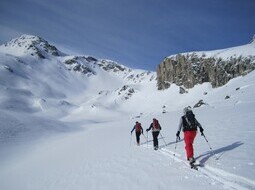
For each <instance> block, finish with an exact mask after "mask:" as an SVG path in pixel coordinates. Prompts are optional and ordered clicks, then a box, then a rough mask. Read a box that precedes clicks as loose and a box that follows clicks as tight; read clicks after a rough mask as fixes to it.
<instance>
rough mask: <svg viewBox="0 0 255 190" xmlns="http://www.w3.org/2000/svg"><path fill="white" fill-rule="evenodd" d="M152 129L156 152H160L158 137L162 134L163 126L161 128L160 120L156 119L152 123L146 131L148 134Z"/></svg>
mask: <svg viewBox="0 0 255 190" xmlns="http://www.w3.org/2000/svg"><path fill="white" fill-rule="evenodd" d="M151 129H152V137H153V146H154V150H158V135H159V133H160V130H161V126H160V124H159V122H158V120H157V119H155V118H154V119H153V122H152V123H151V125H150V127H149V128H148V129H146V131H147V132H148V131H149V130H151Z"/></svg>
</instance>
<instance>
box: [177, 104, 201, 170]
mask: <svg viewBox="0 0 255 190" xmlns="http://www.w3.org/2000/svg"><path fill="white" fill-rule="evenodd" d="M183 114H184V115H183V116H182V117H181V119H180V124H179V128H178V131H177V133H176V139H177V140H178V139H180V131H181V129H182V130H183V132H184V142H185V149H186V155H187V160H188V161H189V164H190V166H191V167H194V163H195V161H196V160H195V158H194V149H193V142H194V139H195V137H196V134H197V127H199V129H200V133H201V135H203V131H204V129H203V128H202V126H201V125H200V123H199V122H198V121H197V120H196V118H195V115H194V114H193V112H192V110H191V107H190V106H189V107H186V108H184V110H183Z"/></svg>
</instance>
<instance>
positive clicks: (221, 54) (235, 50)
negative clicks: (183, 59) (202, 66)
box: [169, 41, 255, 60]
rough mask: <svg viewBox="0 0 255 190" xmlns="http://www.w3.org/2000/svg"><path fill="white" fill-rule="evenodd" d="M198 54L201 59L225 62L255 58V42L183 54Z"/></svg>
mask: <svg viewBox="0 0 255 190" xmlns="http://www.w3.org/2000/svg"><path fill="white" fill-rule="evenodd" d="M194 53H195V54H196V55H197V56H199V57H202V56H203V57H205V58H209V57H214V58H221V59H223V60H228V59H230V58H231V57H232V58H238V57H239V56H242V57H254V56H255V42H254V41H252V42H251V43H249V44H245V45H242V46H237V47H231V48H226V49H220V50H211V51H196V52H186V53H181V54H194ZM174 56H175V55H171V56H169V57H174Z"/></svg>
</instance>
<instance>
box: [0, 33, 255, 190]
mask: <svg viewBox="0 0 255 190" xmlns="http://www.w3.org/2000/svg"><path fill="white" fill-rule="evenodd" d="M240 51H241V49H240ZM208 55H209V54H208ZM187 91H188V93H184V94H180V93H179V86H177V85H176V84H171V86H170V87H169V88H167V89H165V90H162V91H160V90H157V81H156V73H155V72H148V71H144V70H137V69H131V68H128V67H126V66H124V65H121V64H118V63H116V62H114V61H110V60H104V59H98V58H95V57H92V56H86V55H81V56H76V55H75V56H73V55H67V54H65V53H63V52H61V51H59V50H58V49H57V48H56V47H54V46H53V45H50V44H49V43H48V42H47V41H45V40H43V39H42V38H39V37H36V36H30V35H22V36H21V37H19V38H17V39H14V40H12V41H11V42H8V43H6V44H4V45H2V46H0V189H1V190H2V189H3V190H16V189H24V190H34V189H42V190H43V189H45V190H46V189H47V190H49V189H54V190H58V189H59V190H60V189H61V190H63V189H68V190H81V189H88V190H93V189H95V190H98V189H109V190H118V189H128V190H130V189H147V190H151V189H153V190H155V189H163V190H165V189H177V190H182V189H190V190H195V189H196V190H200V189H201V190H204V189H207V190H214V189H219V190H221V189H222V190H223V189H230V190H237V189H238V190H239V189H242V190H247V189H250V190H251V189H255V169H254V167H255V158H254V156H253V155H252V152H253V149H254V146H255V142H254V140H253V139H254V132H255V130H254V124H255V118H254V114H255V110H254V107H255V100H254V97H255V94H254V93H255V72H254V71H253V72H249V73H248V74H246V75H244V76H239V77H235V78H233V79H231V80H230V81H228V82H227V83H226V84H225V85H222V86H220V87H218V88H213V86H212V84H211V83H209V82H206V83H201V84H196V85H195V86H194V87H193V88H191V89H188V90H187ZM188 105H189V106H192V107H195V108H194V109H193V111H194V113H195V115H196V118H197V119H198V121H199V122H200V123H201V124H202V126H203V128H204V133H205V135H206V137H207V139H208V143H209V145H210V146H211V147H212V150H211V149H210V148H209V146H208V143H207V142H206V141H205V139H204V138H203V137H202V136H200V135H199V134H197V137H196V139H195V144H194V147H195V156H196V158H197V160H198V161H199V162H200V163H201V165H202V167H200V168H199V170H198V171H195V170H191V169H190V168H189V167H188V166H187V164H186V155H185V147H184V143H183V140H181V141H180V142H178V143H177V144H176V143H175V140H176V137H175V134H176V130H177V127H178V123H179V119H180V117H181V116H182V110H183V108H184V107H185V106H188ZM152 118H157V119H158V120H159V122H160V124H161V127H162V131H161V135H160V138H159V145H160V150H158V151H154V150H153V149H152V137H151V134H150V133H146V132H144V136H143V135H142V136H141V146H140V147H138V146H136V143H135V136H133V135H134V133H133V135H132V136H130V131H131V129H132V128H133V126H134V123H135V121H139V122H141V123H142V127H143V128H144V129H146V128H148V127H149V125H150V123H151V121H152ZM181 137H183V136H182V135H181ZM174 155H175V156H174ZM216 158H217V159H216Z"/></svg>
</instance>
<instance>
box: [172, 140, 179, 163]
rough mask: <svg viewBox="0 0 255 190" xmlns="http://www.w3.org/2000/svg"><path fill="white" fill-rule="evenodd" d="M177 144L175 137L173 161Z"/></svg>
mask: <svg viewBox="0 0 255 190" xmlns="http://www.w3.org/2000/svg"><path fill="white" fill-rule="evenodd" d="M177 143H178V137H176V141H175V146H174V155H173V161H174V158H175V153H176V148H177Z"/></svg>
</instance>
